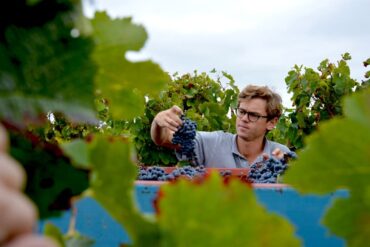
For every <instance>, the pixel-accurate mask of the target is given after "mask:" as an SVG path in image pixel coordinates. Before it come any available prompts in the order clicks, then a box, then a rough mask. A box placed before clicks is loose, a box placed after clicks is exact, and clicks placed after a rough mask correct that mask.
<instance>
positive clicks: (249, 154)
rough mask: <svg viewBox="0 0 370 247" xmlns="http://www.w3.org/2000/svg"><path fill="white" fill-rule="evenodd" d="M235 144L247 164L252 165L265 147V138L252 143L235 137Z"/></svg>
mask: <svg viewBox="0 0 370 247" xmlns="http://www.w3.org/2000/svg"><path fill="white" fill-rule="evenodd" d="M236 144H237V148H238V151H239V153H240V154H242V155H243V156H244V157H245V158H246V159H247V160H248V163H253V161H255V159H256V158H257V157H258V156H259V155H260V154H262V152H263V149H264V147H265V137H262V138H260V139H256V140H253V141H246V140H243V139H242V138H240V137H238V136H237V137H236Z"/></svg>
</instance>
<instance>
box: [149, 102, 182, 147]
mask: <svg viewBox="0 0 370 247" xmlns="http://www.w3.org/2000/svg"><path fill="white" fill-rule="evenodd" d="M182 114H183V112H182V110H181V108H180V107H178V106H172V107H171V108H170V109H167V110H164V111H161V112H159V113H158V114H157V115H156V116H155V117H154V119H153V122H152V126H151V129H150V135H151V137H152V140H153V142H154V143H155V144H156V145H158V146H162V147H168V148H171V149H175V148H177V147H178V145H174V144H172V137H173V134H174V133H175V132H176V131H177V129H178V127H179V126H181V124H182V121H181V119H180V116H181V115H182Z"/></svg>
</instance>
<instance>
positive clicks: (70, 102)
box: [0, 9, 96, 126]
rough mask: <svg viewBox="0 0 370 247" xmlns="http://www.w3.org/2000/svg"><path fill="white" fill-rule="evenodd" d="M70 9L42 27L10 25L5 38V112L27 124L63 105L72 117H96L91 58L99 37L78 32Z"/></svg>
mask: <svg viewBox="0 0 370 247" xmlns="http://www.w3.org/2000/svg"><path fill="white" fill-rule="evenodd" d="M47 11H48V10H47V9H45V12H47ZM67 14H71V13H69V12H68V13H65V15H67ZM65 15H63V14H60V15H57V16H56V17H55V18H54V19H53V20H52V21H49V22H47V23H46V24H45V25H43V26H42V27H32V28H22V27H17V26H14V25H12V26H9V27H7V28H6V29H5V35H4V40H2V42H0V54H1V55H0V118H3V119H7V121H11V122H13V123H17V124H18V125H20V126H21V125H24V124H27V123H28V122H27V121H25V120H28V121H31V122H35V121H37V120H38V118H39V115H40V114H41V113H45V112H48V111H54V112H57V111H59V112H63V113H65V114H66V115H67V116H68V117H69V118H70V119H72V120H76V121H84V122H91V123H93V122H96V117H95V110H94V100H93V99H94V96H93V86H94V84H93V78H94V75H95V70H96V66H95V64H94V63H93V61H92V60H91V59H89V57H90V53H91V51H92V49H93V42H92V40H91V39H89V38H83V37H78V38H72V37H71V35H70V30H71V28H73V22H72V21H67V20H68V18H67V17H66V16H65ZM40 51H42V52H40Z"/></svg>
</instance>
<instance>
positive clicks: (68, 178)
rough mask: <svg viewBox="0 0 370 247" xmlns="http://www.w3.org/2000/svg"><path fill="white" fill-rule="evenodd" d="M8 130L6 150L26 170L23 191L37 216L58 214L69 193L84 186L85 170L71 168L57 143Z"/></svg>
mask: <svg viewBox="0 0 370 247" xmlns="http://www.w3.org/2000/svg"><path fill="white" fill-rule="evenodd" d="M8 131H9V134H10V143H11V149H10V154H11V155H12V156H13V157H14V158H15V159H16V160H18V161H19V163H20V164H22V165H23V167H24V168H25V170H26V172H27V178H28V179H27V184H26V189H25V192H26V194H27V195H28V196H29V197H30V198H31V200H33V201H34V202H35V204H36V205H37V207H38V210H39V214H40V218H41V219H43V218H47V217H51V216H57V215H60V213H61V210H66V209H69V208H70V203H71V201H70V200H71V197H73V196H76V195H80V194H81V193H82V192H83V191H84V190H85V189H86V188H87V187H88V173H87V171H85V170H80V169H77V168H74V167H73V166H72V165H71V164H70V162H69V159H68V158H67V157H65V156H63V155H62V151H61V150H60V149H59V147H58V146H56V145H54V144H50V143H47V142H45V141H42V140H40V139H39V138H38V137H37V136H35V135H33V134H31V133H22V132H16V131H14V130H11V129H8Z"/></svg>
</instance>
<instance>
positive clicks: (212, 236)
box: [158, 173, 300, 246]
mask: <svg viewBox="0 0 370 247" xmlns="http://www.w3.org/2000/svg"><path fill="white" fill-rule="evenodd" d="M160 195H161V197H160V200H159V215H158V222H159V225H160V228H161V232H162V233H163V242H162V246H299V244H300V241H299V240H298V239H297V238H296V237H295V236H294V229H293V226H292V225H291V224H289V223H288V222H287V221H285V220H284V219H283V218H281V217H279V216H277V215H275V214H272V213H267V211H266V209H265V208H263V207H262V206H260V204H259V203H258V202H257V200H256V198H255V195H254V194H253V190H252V188H250V187H248V186H247V185H246V184H243V183H242V182H240V181H239V180H232V181H231V182H230V183H229V184H228V185H225V184H224V183H223V181H222V179H221V178H220V176H219V175H218V174H217V173H213V174H211V176H210V177H209V178H208V179H207V180H206V181H205V182H204V183H203V184H201V185H199V184H194V183H190V182H188V181H179V182H178V183H176V184H169V185H164V186H163V187H161V193H160Z"/></svg>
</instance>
